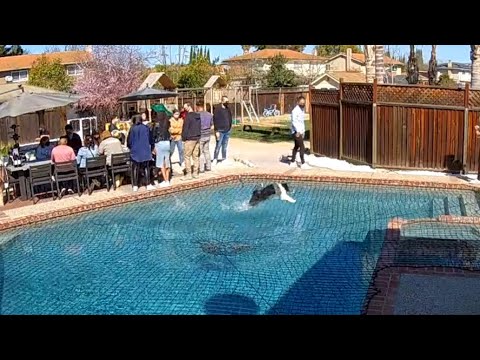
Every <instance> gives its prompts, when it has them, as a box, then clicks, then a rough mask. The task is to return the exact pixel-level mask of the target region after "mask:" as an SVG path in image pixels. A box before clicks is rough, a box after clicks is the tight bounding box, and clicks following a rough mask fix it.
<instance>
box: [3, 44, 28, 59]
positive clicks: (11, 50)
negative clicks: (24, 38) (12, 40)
mask: <svg viewBox="0 0 480 360" xmlns="http://www.w3.org/2000/svg"><path fill="white" fill-rule="evenodd" d="M23 53H24V51H23V49H22V46H21V45H10V46H8V45H0V57H3V56H16V55H23Z"/></svg>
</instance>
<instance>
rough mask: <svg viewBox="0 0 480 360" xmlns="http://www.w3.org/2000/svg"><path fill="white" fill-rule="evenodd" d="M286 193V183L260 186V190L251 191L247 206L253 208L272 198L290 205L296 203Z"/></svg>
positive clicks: (287, 189)
mask: <svg viewBox="0 0 480 360" xmlns="http://www.w3.org/2000/svg"><path fill="white" fill-rule="evenodd" d="M288 192H290V189H289V187H288V184H287V183H281V184H280V183H273V184H270V185H267V186H265V187H263V185H262V188H261V189H255V190H253V192H252V197H251V198H250V201H249V202H248V204H249V205H250V206H255V205H258V204H259V203H261V202H262V201H265V200H268V199H270V198H271V197H273V196H279V197H280V200H283V201H288V202H290V203H294V202H296V200H295V199H293V198H292V197H291V196H290V195H288Z"/></svg>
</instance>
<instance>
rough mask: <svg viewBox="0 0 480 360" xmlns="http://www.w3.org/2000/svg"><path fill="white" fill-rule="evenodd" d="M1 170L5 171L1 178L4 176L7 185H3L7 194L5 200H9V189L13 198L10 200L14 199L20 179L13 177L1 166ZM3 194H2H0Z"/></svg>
mask: <svg viewBox="0 0 480 360" xmlns="http://www.w3.org/2000/svg"><path fill="white" fill-rule="evenodd" d="M2 171H5V174H4V176H3V178H5V179H6V180H7V181H6V182H8V187H5V192H6V194H7V202H10V191H12V190H13V191H12V193H13V198H12V200H11V201H13V200H15V198H16V194H17V186H19V185H20V179H18V178H16V177H14V176H13V175H12V174H11V173H10V172H9V171H8V170H7V168H5V167H3V166H2ZM1 195H2V196H3V194H1Z"/></svg>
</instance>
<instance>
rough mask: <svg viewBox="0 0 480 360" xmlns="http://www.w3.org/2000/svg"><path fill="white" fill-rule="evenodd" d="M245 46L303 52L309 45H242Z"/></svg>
mask: <svg viewBox="0 0 480 360" xmlns="http://www.w3.org/2000/svg"><path fill="white" fill-rule="evenodd" d="M243 46H252V47H254V48H256V51H258V50H264V49H288V50H294V51H299V52H302V51H303V50H304V49H305V47H306V46H307V45H242V48H243Z"/></svg>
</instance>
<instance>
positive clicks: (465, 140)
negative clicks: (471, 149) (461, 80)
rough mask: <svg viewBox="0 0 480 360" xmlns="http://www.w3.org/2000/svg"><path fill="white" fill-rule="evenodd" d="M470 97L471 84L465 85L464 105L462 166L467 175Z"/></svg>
mask: <svg viewBox="0 0 480 360" xmlns="http://www.w3.org/2000/svg"><path fill="white" fill-rule="evenodd" d="M469 97H470V84H469V83H467V84H465V90H464V103H463V106H465V110H464V113H463V154H462V164H463V173H464V174H466V173H467V171H468V135H469V134H468V131H469V126H468V100H469Z"/></svg>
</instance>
